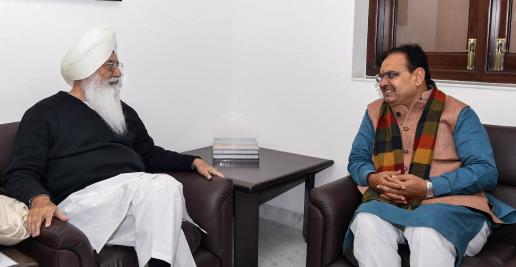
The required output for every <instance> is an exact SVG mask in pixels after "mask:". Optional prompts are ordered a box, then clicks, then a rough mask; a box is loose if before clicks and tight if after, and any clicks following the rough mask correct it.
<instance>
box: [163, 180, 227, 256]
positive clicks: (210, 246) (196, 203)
mask: <svg viewBox="0 0 516 267" xmlns="http://www.w3.org/2000/svg"><path fill="white" fill-rule="evenodd" d="M169 174H170V175H171V176H173V177H174V178H176V179H177V180H178V181H179V182H181V183H182V184H183V195H184V196H185V201H186V207H187V209H188V213H189V214H190V216H191V217H192V219H193V220H194V222H195V223H197V224H198V225H199V226H200V227H201V228H203V229H204V230H206V231H207V232H208V234H207V235H205V238H204V239H203V241H202V243H201V247H203V248H205V249H206V250H208V251H210V252H211V253H213V254H215V255H217V256H218V257H220V258H221V260H222V266H231V264H232V258H233V252H232V245H233V182H232V181H231V180H228V179H224V178H221V177H216V176H213V177H212V179H211V180H207V179H205V178H204V177H202V176H201V175H199V174H198V173H196V172H171V173H169Z"/></svg>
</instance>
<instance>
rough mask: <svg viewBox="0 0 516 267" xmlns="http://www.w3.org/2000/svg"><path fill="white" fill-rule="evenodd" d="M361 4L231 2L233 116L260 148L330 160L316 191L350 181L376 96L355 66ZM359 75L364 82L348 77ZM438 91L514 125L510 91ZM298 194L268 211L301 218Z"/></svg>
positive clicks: (361, 39)
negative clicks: (358, 138) (355, 146)
mask: <svg viewBox="0 0 516 267" xmlns="http://www.w3.org/2000/svg"><path fill="white" fill-rule="evenodd" d="M364 2H367V1H365V0H356V1H339V0H326V1H316V0H284V1H277V0H261V1H255V0H237V1H235V17H234V26H233V27H234V37H233V38H234V41H233V79H232V80H233V91H234V92H233V106H234V110H233V111H234V112H235V113H238V114H240V115H241V116H242V117H245V118H249V121H255V122H256V123H255V127H254V130H251V131H256V132H257V135H258V138H259V139H258V141H259V143H260V145H262V146H265V147H272V148H277V149H282V150H286V151H290V152H296V153H302V154H308V155H314V156H320V157H324V158H330V159H333V160H334V161H335V165H334V166H333V167H332V168H331V169H329V170H327V171H323V172H322V173H320V174H319V175H317V177H316V186H317V185H320V184H324V183H326V182H328V181H331V180H334V179H337V178H339V177H342V176H345V175H346V174H347V170H346V168H347V157H348V155H349V152H350V150H351V143H352V141H353V138H354V136H355V133H356V131H357V129H358V126H359V123H360V121H361V119H362V116H363V114H364V112H365V107H366V104H367V103H368V102H370V101H372V100H374V99H375V98H377V97H378V96H379V94H378V91H377V89H375V83H374V81H373V80H372V79H365V77H364V73H365V65H364V64H361V63H360V60H362V62H363V60H365V57H364V56H365V49H366V47H365V40H366V38H367V37H366V33H367V8H368V7H367V4H364ZM355 3H356V4H357V10H356V11H355ZM355 22H356V26H357V27H355ZM353 38H355V39H353ZM357 55H360V56H362V57H361V58H357V57H358V56H357ZM354 56H355V57H354ZM353 62H355V63H353ZM357 68H358V69H357ZM360 68H362V69H360ZM352 74H353V75H352ZM357 74H359V75H358V77H361V78H353V76H355V77H357ZM438 86H440V88H441V89H442V90H444V91H445V92H446V93H448V94H451V95H454V96H456V97H457V98H459V99H462V100H463V101H465V102H467V103H469V104H470V105H471V106H472V107H473V108H474V109H475V110H476V111H477V113H478V114H479V116H480V118H481V119H482V121H483V122H484V123H492V124H501V125H511V126H516V116H514V114H516V105H514V104H513V102H514V101H515V100H516V87H515V86H513V85H511V86H486V85H482V84H475V85H470V84H464V83H443V82H439V81H438ZM303 193H304V191H303V188H302V185H301V186H298V187H296V188H294V189H292V191H290V192H288V193H287V194H284V195H281V196H279V197H277V198H276V199H273V200H272V201H270V203H269V204H271V205H274V206H278V207H281V208H285V209H289V210H292V211H296V212H302V211H303Z"/></svg>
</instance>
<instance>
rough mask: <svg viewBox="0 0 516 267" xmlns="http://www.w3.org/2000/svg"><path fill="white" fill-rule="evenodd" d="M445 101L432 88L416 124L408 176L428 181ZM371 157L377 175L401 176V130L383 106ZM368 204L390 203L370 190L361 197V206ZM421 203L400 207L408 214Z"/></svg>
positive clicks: (383, 105) (412, 201) (416, 202)
mask: <svg viewBox="0 0 516 267" xmlns="http://www.w3.org/2000/svg"><path fill="white" fill-rule="evenodd" d="M445 99H446V95H445V94H444V93H443V92H441V91H439V90H438V89H437V88H436V87H434V89H433V90H432V93H431V94H430V97H429V98H428V101H427V102H426V105H425V108H424V109H423V113H422V114H421V117H420V119H419V122H418V123H417V129H416V136H415V139H414V147H413V150H412V151H414V152H413V154H412V160H411V163H410V169H409V173H410V174H413V175H415V176H418V177H421V178H423V179H429V175H430V167H431V166H432V157H433V152H434V146H435V139H436V137H437V129H438V126H439V120H440V118H441V113H442V111H443V109H444V101H445ZM373 153H374V156H373V163H374V167H375V169H376V172H383V171H401V173H404V168H403V167H404V166H403V144H402V141H401V134H400V129H399V127H398V123H397V122H396V118H395V117H394V114H393V112H392V109H391V107H390V106H389V105H388V104H387V103H385V102H384V103H383V104H382V106H381V108H380V118H379V120H378V125H377V127H376V134H375V139H374V148H373ZM371 200H380V201H383V202H387V203H390V201H388V200H387V199H384V198H381V197H380V195H379V193H378V192H377V191H375V190H374V189H372V188H369V189H368V190H367V191H366V192H365V193H364V196H363V202H368V201H371ZM420 202H421V200H418V199H414V200H411V201H410V202H409V203H407V204H406V205H399V206H400V207H402V208H405V209H409V210H410V209H414V208H416V207H417V206H419V204H420Z"/></svg>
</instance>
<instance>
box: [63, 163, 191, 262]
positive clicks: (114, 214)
mask: <svg viewBox="0 0 516 267" xmlns="http://www.w3.org/2000/svg"><path fill="white" fill-rule="evenodd" d="M59 208H60V209H61V210H62V211H63V212H64V213H65V214H66V215H67V216H68V217H70V223H72V224H73V225H75V226H76V227H77V228H79V229H80V230H81V231H82V232H84V234H85V235H86V236H87V237H88V239H89V240H90V243H91V245H92V247H93V248H94V249H95V250H97V251H99V252H100V250H101V249H102V248H103V247H104V246H105V245H122V246H131V247H134V248H135V250H136V254H137V257H138V262H139V266H140V267H143V266H145V264H146V263H147V262H148V261H149V260H150V258H156V259H160V260H163V261H166V262H168V263H170V264H171V265H172V266H174V267H192V266H195V262H194V260H193V256H192V253H191V252H190V248H189V247H188V243H187V241H186V238H185V235H184V233H183V231H182V230H181V223H182V220H183V218H189V217H188V215H187V213H186V207H184V198H183V186H182V184H181V183H179V182H178V181H176V180H175V179H174V178H173V177H171V176H169V175H166V174H148V173H125V174H120V175H117V176H115V177H112V178H110V179H107V180H104V181H101V182H98V183H95V184H93V185H90V186H88V187H86V188H84V189H82V190H80V191H77V192H75V193H73V194H71V195H70V196H68V197H67V198H66V199H65V200H64V201H63V202H61V203H60V204H59Z"/></svg>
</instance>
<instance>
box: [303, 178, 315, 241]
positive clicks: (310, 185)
mask: <svg viewBox="0 0 516 267" xmlns="http://www.w3.org/2000/svg"><path fill="white" fill-rule="evenodd" d="M314 181H315V174H309V175H307V176H306V178H305V208H304V213H303V237H304V238H305V240H306V239H307V238H308V201H309V199H310V190H312V188H314Z"/></svg>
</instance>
